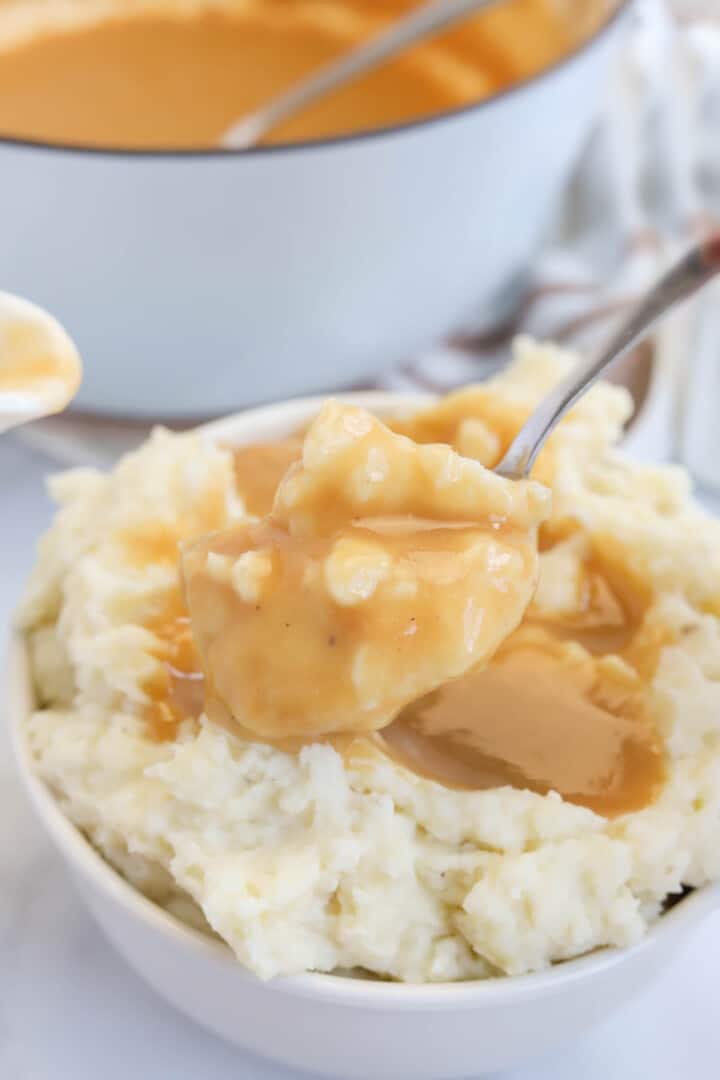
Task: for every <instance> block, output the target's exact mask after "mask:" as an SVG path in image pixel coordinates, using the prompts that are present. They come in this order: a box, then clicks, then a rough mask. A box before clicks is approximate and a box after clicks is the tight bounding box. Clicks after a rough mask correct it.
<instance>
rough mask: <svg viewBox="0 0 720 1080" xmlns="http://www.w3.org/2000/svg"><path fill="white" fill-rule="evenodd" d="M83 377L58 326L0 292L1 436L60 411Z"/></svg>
mask: <svg viewBox="0 0 720 1080" xmlns="http://www.w3.org/2000/svg"><path fill="white" fill-rule="evenodd" d="M81 378H82V363H81V361H80V355H79V353H78V351H77V349H76V347H75V345H74V343H73V342H72V340H71V339H70V337H69V336H68V334H67V333H66V331H65V330H64V329H63V328H62V326H61V325H60V323H59V322H58V321H57V320H56V319H54V318H53V317H52V315H48V313H47V311H44V310H43V309H42V308H40V307H37V305H35V304H31V303H30V302H29V301H28V300H21V299H20V297H18V296H13V295H11V294H10V293H5V292H0V433H2V432H3V431H8V430H9V429H10V428H13V427H17V426H18V425H19V424H25V423H27V422H28V421H30V420H37V419H38V418H39V417H41V416H50V415H52V414H53V413H58V412H62V410H63V409H64V408H65V406H66V405H67V404H68V403H69V402H70V401H71V400H72V399H73V397H74V396H75V394H76V393H77V390H78V387H79V386H80V380H81Z"/></svg>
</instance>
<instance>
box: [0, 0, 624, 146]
mask: <svg viewBox="0 0 720 1080" xmlns="http://www.w3.org/2000/svg"><path fill="white" fill-rule="evenodd" d="M634 2H635V0H613V5H612V7H611V8H610V10H609V11H608V12H607V13H606V14H605V15H604V16H603V18H602V20H601V21H600V23H599V25H598V26H597V27H596V28H595V29H594V30H593V32H592V33H591V34H590V35H588V37H586V38H584V39H583V40H582V41H580V42H579V43H578V44H577V45H576V46H575V47H574V48H573V49H571V50H570V51H569V52H567V53H564V54H563V55H562V56H560V57H558V59H557V60H555V61H553V63H552V64H549V65H548V66H547V67H544V68H541V69H540V71H537V72H535V73H534V74H533V75H530V76H528V77H527V78H525V79H521V80H520V81H519V82H514V83H511V84H510V86H506V87H505V88H504V89H502V90H500V91H498V92H497V93H495V94H491V95H490V96H489V97H485V98H481V99H480V101H475V102H471V103H470V104H468V105H461V106H459V107H458V108H456V109H448V110H447V111H445V112H441V113H436V114H435V115H433V116H426V117H421V118H420V119H418V120H408V121H406V122H404V123H399V124H391V125H389V126H388V127H384V128H371V129H369V130H366V131H358V132H355V133H353V134H349V135H330V136H327V137H325V138H322V139H305V140H300V141H298V142H285V143H275V144H273V145H272V146H252V147H249V148H248V149H246V150H239V149H238V150H224V149H222V148H220V147H218V148H204V149H203V148H198V149H180V148H172V147H170V148H167V149H152V148H148V149H132V148H123V147H102V146H90V145H88V144H86V143H80V142H78V143H73V142H49V141H48V140H45V139H30V138H22V137H19V136H9V135H2V133H0V147H3V146H7V147H10V148H14V149H18V150H28V151H31V150H40V151H44V152H47V153H53V152H54V153H59V154H68V155H71V156H74V157H75V156H77V157H82V156H89V157H95V158H97V157H100V158H102V157H110V158H126V159H130V160H146V159H149V160H155V159H157V160H160V161H162V160H172V159H175V158H178V159H180V160H194V159H202V160H214V161H219V160H226V161H235V160H236V159H237V158H238V156H240V157H251V158H263V157H271V156H277V155H280V156H282V155H283V154H286V155H287V154H293V153H297V152H299V151H307V150H313V151H315V150H323V149H326V148H329V147H335V146H352V145H354V144H356V143H365V142H370V141H374V140H381V139H387V138H392V137H393V136H395V135H402V134H404V133H406V132H413V131H418V130H420V129H422V128H425V127H431V126H433V127H434V126H439V125H441V124H444V123H445V122H449V121H452V120H454V119H456V118H461V117H463V116H465V115H468V114H474V113H476V112H479V111H480V110H485V109H488V108H491V107H492V106H493V105H494V104H495V103H496V102H502V101H504V100H505V99H506V98H509V97H512V96H514V95H516V94H519V93H521V92H522V91H524V90H525V89H526V88H531V87H533V86H535V85H536V84H538V83H540V82H542V81H544V80H546V79H549V78H551V77H552V76H553V75H555V74H556V73H557V72H560V71H562V70H564V69H565V68H568V67H570V66H571V65H573V64H574V63H575V61H576V60H579V59H581V58H582V57H584V56H585V55H586V54H587V53H589V52H591V51H592V50H593V49H594V48H595V46H597V45H599V44H600V43H601V42H602V41H603V40H604V39H605V38H606V37H607V36H609V34H610V33H611V32H612V31H613V30H614V29H615V28H616V26H617V25H618V24H619V23H620V22H621V21H622V19H623V18H624V17H625V16H626V15H627V14H628V12H629V11H630V9H631V7H632V6H633V4H634Z"/></svg>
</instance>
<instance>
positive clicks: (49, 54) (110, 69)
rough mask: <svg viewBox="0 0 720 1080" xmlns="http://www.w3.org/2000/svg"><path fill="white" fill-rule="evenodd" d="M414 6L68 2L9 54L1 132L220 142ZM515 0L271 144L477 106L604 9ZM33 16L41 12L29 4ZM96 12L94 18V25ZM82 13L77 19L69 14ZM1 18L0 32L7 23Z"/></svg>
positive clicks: (15, 42)
mask: <svg viewBox="0 0 720 1080" xmlns="http://www.w3.org/2000/svg"><path fill="white" fill-rule="evenodd" d="M412 6H413V4H411V3H408V2H407V0H384V2H378V0H375V2H370V0H362V2H361V0H352V2H351V0H345V2H335V3H319V2H317V0H247V2H246V3H239V2H237V3H232V2H226V3H222V2H215V3H211V2H208V3H185V4H182V3H180V2H178V4H177V5H172V4H167V3H160V2H157V0H155V2H153V0H148V3H147V4H141V5H135V6H133V7H128V6H127V5H125V6H123V7H122V8H121V7H120V6H119V5H118V7H117V9H114V8H113V7H112V6H111V7H110V8H109V9H108V6H107V5H99V4H98V5H94V4H93V3H92V0H91V2H89V3H86V4H84V5H74V6H73V7H70V8H69V9H66V10H67V12H68V13H67V25H62V22H61V21H59V20H58V18H57V17H56V18H55V21H54V25H48V26H47V27H46V28H45V29H44V28H43V8H45V9H46V11H47V7H49V10H50V12H52V5H48V6H47V7H46V6H45V5H37V6H36V11H37V19H36V23H37V25H36V26H35V27H34V28H33V32H31V33H30V32H29V33H27V34H26V35H25V36H24V37H22V36H20V37H19V39H18V35H17V34H15V36H14V37H12V38H9V39H8V40H7V41H6V42H5V44H4V47H3V46H2V42H3V37H2V34H1V33H0V135H5V136H14V137H19V138H31V139H40V140H44V141H48V142H52V143H70V144H83V145H89V146H96V147H117V148H127V149H143V148H154V149H163V148H177V149H183V148H185V149H192V148H203V147H212V146H214V145H217V141H218V139H219V137H220V135H221V134H222V133H223V132H224V130H225V129H226V128H227V127H228V126H229V124H230V123H231V122H232V121H234V120H236V119H237V118H238V117H239V116H241V115H243V114H244V113H246V112H248V111H250V110H252V109H254V108H256V107H257V106H259V105H261V104H263V103H264V102H266V101H267V100H268V99H269V98H272V97H273V96H275V95H276V94H277V93H278V92H279V91H280V90H282V89H284V88H286V87H287V86H289V85H290V84H292V83H294V82H295V81H297V80H298V79H299V78H301V77H303V76H304V75H306V74H308V73H309V72H311V71H313V70H315V69H317V68H318V67H320V66H322V65H324V64H326V63H328V62H329V61H330V60H332V59H334V58H335V57H337V56H338V55H339V54H341V53H343V52H345V51H347V50H348V49H349V48H351V47H352V46H353V45H355V44H357V43H358V42H360V41H363V40H366V39H368V38H369V37H371V36H372V35H374V34H375V33H377V32H378V31H379V30H380V29H382V28H383V27H384V26H385V25H387V23H388V22H389V21H391V20H392V19H394V18H396V17H397V15H398V14H399V13H400V12H402V11H404V10H406V9H409V8H411V7H412ZM586 6H588V7H590V8H592V9H593V14H592V15H591V16H588V14H587V13H582V14H580V13H578V12H577V10H573V9H576V8H577V5H575V4H570V5H568V4H567V3H562V2H560V0H507V2H506V3H504V4H502V5H500V6H499V7H498V8H497V9H495V10H493V11H490V12H488V13H486V14H484V15H480V16H477V17H476V18H474V19H471V20H469V21H468V22H467V23H466V24H465V25H463V26H462V27H461V28H459V29H456V30H454V31H451V32H449V33H446V34H444V35H441V36H439V37H437V38H435V39H434V40H432V41H430V42H427V43H424V44H421V45H419V46H417V47H415V48H414V49H412V50H410V51H408V52H407V53H406V54H404V55H403V56H402V57H398V58H396V59H395V60H393V61H391V62H389V63H387V64H385V65H382V66H381V67H379V68H378V69H377V70H376V71H373V72H371V73H369V74H368V75H367V76H365V77H364V78H362V79H359V80H358V81H357V82H355V83H352V84H350V85H348V86H347V87H345V88H343V89H341V90H339V91H337V92H336V93H335V94H332V95H329V96H327V97H326V98H325V99H324V100H322V101H320V102H318V103H316V104H315V105H313V106H312V107H310V108H308V109H307V110H305V111H304V112H303V113H302V114H299V115H298V116H297V117H295V118H293V119H292V120H290V121H288V122H286V123H285V124H283V125H281V126H280V127H278V128H277V130H276V131H274V132H273V133H272V135H271V136H270V138H269V139H268V141H269V142H284V141H293V140H305V139H317V138H321V137H326V136H332V135H340V134H347V133H352V132H357V131H363V130H369V129H374V128H382V127H387V126H391V125H395V124H401V123H406V122H408V121H411V120H415V119H419V118H422V117H428V116H432V115H434V114H437V113H442V112H445V111H447V110H451V109H455V108H458V107H460V106H463V105H466V104H469V103H470V102H473V101H476V100H478V99H480V98H482V97H485V96H486V95H488V94H490V93H494V92H496V91H498V90H500V89H502V88H503V87H505V86H508V85H510V84H511V83H514V82H517V81H518V80H520V79H523V78H527V77H529V76H530V75H532V74H533V73H535V72H537V71H539V70H542V69H543V68H545V67H547V66H548V65H550V64H551V63H553V62H554V61H555V60H557V59H558V58H559V57H561V56H562V55H564V54H566V53H567V52H569V51H570V50H571V49H572V48H573V47H574V46H575V45H576V44H577V43H578V41H579V40H582V38H583V37H584V36H585V35H586V34H587V33H589V32H590V30H591V29H593V28H594V26H595V25H597V23H598V21H599V17H600V10H599V9H602V10H603V12H604V10H605V7H606V5H605V4H599V3H593V4H592V5H586V4H583V8H585V7H586ZM29 10H31V11H32V10H33V5H32V4H30V5H29ZM93 11H96V17H95V18H93V17H92V14H93ZM74 16H76V17H74ZM2 25H3V23H2V11H0V28H2Z"/></svg>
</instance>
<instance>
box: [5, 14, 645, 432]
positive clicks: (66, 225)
mask: <svg viewBox="0 0 720 1080" xmlns="http://www.w3.org/2000/svg"><path fill="white" fill-rule="evenodd" d="M627 6H628V0H621V2H620V4H619V9H618V12H617V13H616V14H614V15H613V16H610V17H608V20H607V23H606V25H605V26H604V27H603V28H602V29H601V30H600V31H599V32H598V33H597V34H596V35H595V36H594V37H593V38H592V39H591V40H590V41H588V42H587V43H586V44H584V45H583V46H582V47H581V48H580V49H579V50H578V51H577V52H576V53H575V54H574V55H572V56H570V57H569V58H567V59H565V60H563V61H561V62H560V63H558V64H556V65H555V66H554V67H552V68H551V69H548V70H547V71H545V72H543V73H542V74H540V75H539V76H537V77H535V78H533V79H530V80H528V81H527V82H525V83H522V84H520V85H518V86H515V87H513V88H511V89H509V90H507V91H505V92H504V93H501V94H499V95H497V96H495V97H494V98H491V99H489V100H488V101H486V102H482V103H480V104H478V105H476V106H473V107H470V108H467V109H464V110H460V111H457V112H454V113H452V114H449V115H447V116H445V117H442V118H438V119H434V120H428V121H425V122H421V123H416V124H410V125H406V126H404V127H401V128H397V129H394V130H392V131H388V132H385V133H382V132H380V133H374V134H369V135H364V136H356V137H350V138H341V139H335V140H327V141H325V142H321V143H316V144H308V145H296V146H287V147H277V148H270V149H260V150H256V151H252V152H250V153H245V154H242V153H230V154H220V153H215V152H205V153H192V152H186V153H177V154H173V153H142V152H138V153H121V152H107V151H88V150H83V149H79V150H78V149H67V148H59V147H48V146H41V145H34V144H30V143H23V142H19V141H11V140H4V141H3V140H0V236H1V237H2V242H0V285H1V286H2V288H4V289H6V290H9V291H12V292H15V293H17V294H19V295H21V296H28V297H29V298H31V299H32V300H34V301H35V302H36V303H39V304H42V305H43V306H44V307H46V308H47V309H48V310H49V311H51V312H52V313H53V314H54V315H55V316H56V317H57V318H59V319H60V321H61V322H62V323H64V324H65V325H66V326H67V328H68V330H69V331H70V333H71V334H72V336H73V337H74V338H75V340H76V341H77V342H78V345H79V348H80V352H81V354H82V356H83V359H84V361H85V365H86V374H85V382H84V386H83V388H82V391H81V393H80V395H79V398H78V404H79V405H80V406H81V407H85V408H90V409H95V410H100V411H104V412H108V413H122V414H135V415H149V416H157V417H161V416H166V417H167V416H177V417H182V416H200V415H204V414H210V413H218V412H227V411H228V410H229V409H230V408H231V407H233V406H238V405H246V404H250V403H254V402H257V401H261V400H263V399H270V398H274V397H287V396H289V395H293V394H297V393H299V392H302V391H312V390H320V389H326V388H328V387H331V386H338V385H350V384H352V382H353V381H355V380H357V379H358V378H360V377H361V376H366V375H368V374H370V373H372V372H374V371H377V370H378V369H380V368H381V367H382V366H383V365H386V364H388V363H390V362H393V361H398V360H403V359H406V358H407V357H409V356H411V355H412V354H413V353H415V352H416V351H417V350H419V349H422V348H424V347H426V346H428V345H429V344H431V343H433V342H435V341H438V340H439V339H441V338H442V337H443V336H444V335H446V334H447V333H448V332H449V331H450V330H452V329H454V328H457V326H458V325H459V324H460V323H461V322H462V321H463V320H464V319H465V318H466V317H468V316H470V315H471V314H472V315H473V316H474V317H475V318H476V319H477V318H479V319H480V321H481V322H484V323H486V324H488V325H490V324H496V323H497V321H498V319H499V318H501V317H502V314H503V312H508V311H509V310H510V308H511V307H512V304H513V302H514V301H515V300H516V299H517V295H518V289H519V288H520V286H521V283H522V280H523V277H524V274H525V271H526V267H527V266H528V262H529V259H530V258H531V256H532V254H533V252H534V251H535V249H536V247H537V245H538V243H539V241H540V238H541V236H542V233H543V230H544V228H545V226H546V224H547V222H548V218H549V214H550V213H551V211H552V209H553V206H554V204H555V201H556V199H557V198H558V197H559V196H560V193H561V192H562V189H563V184H564V182H565V180H566V178H567V176H568V174H569V171H570V169H571V166H572V164H573V162H574V161H575V159H576V157H577V155H578V152H579V150H580V147H581V145H582V143H583V140H584V139H585V138H586V136H587V134H588V132H589V130H590V127H591V125H592V122H593V118H594V116H595V106H596V103H597V101H598V98H599V91H600V89H601V86H602V84H603V80H604V76H605V73H606V69H607V64H608V60H609V58H610V55H611V52H612V49H613V46H614V45H615V43H616V40H617V38H618V33H617V30H618V27H619V24H620V22H621V18H620V14H621V13H622V11H624V10H625V9H626V8H627Z"/></svg>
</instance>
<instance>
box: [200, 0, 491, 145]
mask: <svg viewBox="0 0 720 1080" xmlns="http://www.w3.org/2000/svg"><path fill="white" fill-rule="evenodd" d="M497 3H498V0H430V2H429V3H427V4H424V5H423V6H422V7H420V8H418V9H416V10H415V11H412V12H411V13H410V14H409V15H406V16H404V17H403V18H402V19H398V21H397V22H395V23H393V25H392V26H391V27H390V29H389V30H384V31H383V32H382V33H380V34H378V35H377V37H374V38H372V39H371V40H370V41H367V42H364V43H363V44H362V45H358V46H357V47H356V48H355V49H351V50H350V51H349V52H348V53H346V54H345V55H344V56H341V57H340V59H339V60H334V61H332V62H331V63H329V64H327V65H326V66H325V67H322V68H320V70H319V71H317V72H313V74H311V75H309V76H307V78H305V79H302V80H301V81H300V82H298V83H296V84H295V86H292V87H291V88H290V89H289V90H286V91H285V92H284V93H282V94H279V95H278V97H276V98H274V99H273V100H272V101H269V102H267V104H265V105H262V106H261V107H260V108H259V109H257V110H256V111H255V112H253V113H249V114H248V115H247V116H244V117H241V119H240V120H238V121H237V122H236V123H234V124H232V126H231V127H229V128H228V130H227V131H226V132H225V134H224V135H222V136H221V139H220V145H221V146H223V147H224V148H225V149H226V150H247V149H248V148H249V147H251V146H254V145H255V144H256V143H257V142H259V141H260V139H261V138H262V137H263V136H264V135H267V133H268V131H270V130H271V129H272V128H274V127H277V125H278V124H279V123H281V122H282V121H283V120H287V119H288V118H289V117H290V116H293V115H294V114H295V113H296V112H299V111H300V110H301V109H304V108H305V107H306V106H307V105H310V104H311V103H312V102H313V101H315V100H316V99H317V98H319V97H323V96H324V95H325V94H329V93H330V92H331V91H332V90H336V89H337V88H338V87H339V86H342V85H343V83H346V82H350V81H351V80H352V79H357V78H358V76H360V75H363V74H364V73H365V72H366V71H370V69H371V68H374V67H376V66H377V65H378V64H380V63H382V62H383V61H384V60H388V59H389V58H390V57H391V56H394V55H395V54H396V53H398V52H401V51H402V50H403V49H406V48H408V47H409V46H410V45H414V44H415V43H416V42H418V41H422V40H423V39H425V38H428V37H432V36H433V35H434V34H437V33H439V32H440V31H441V30H445V29H446V28H447V27H449V26H452V25H453V24H454V23H456V22H460V20H461V19H464V18H467V17H468V16H469V15H473V14H475V13H476V12H478V11H481V10H482V9H483V8H487V7H491V6H492V5H493V4H497Z"/></svg>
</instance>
